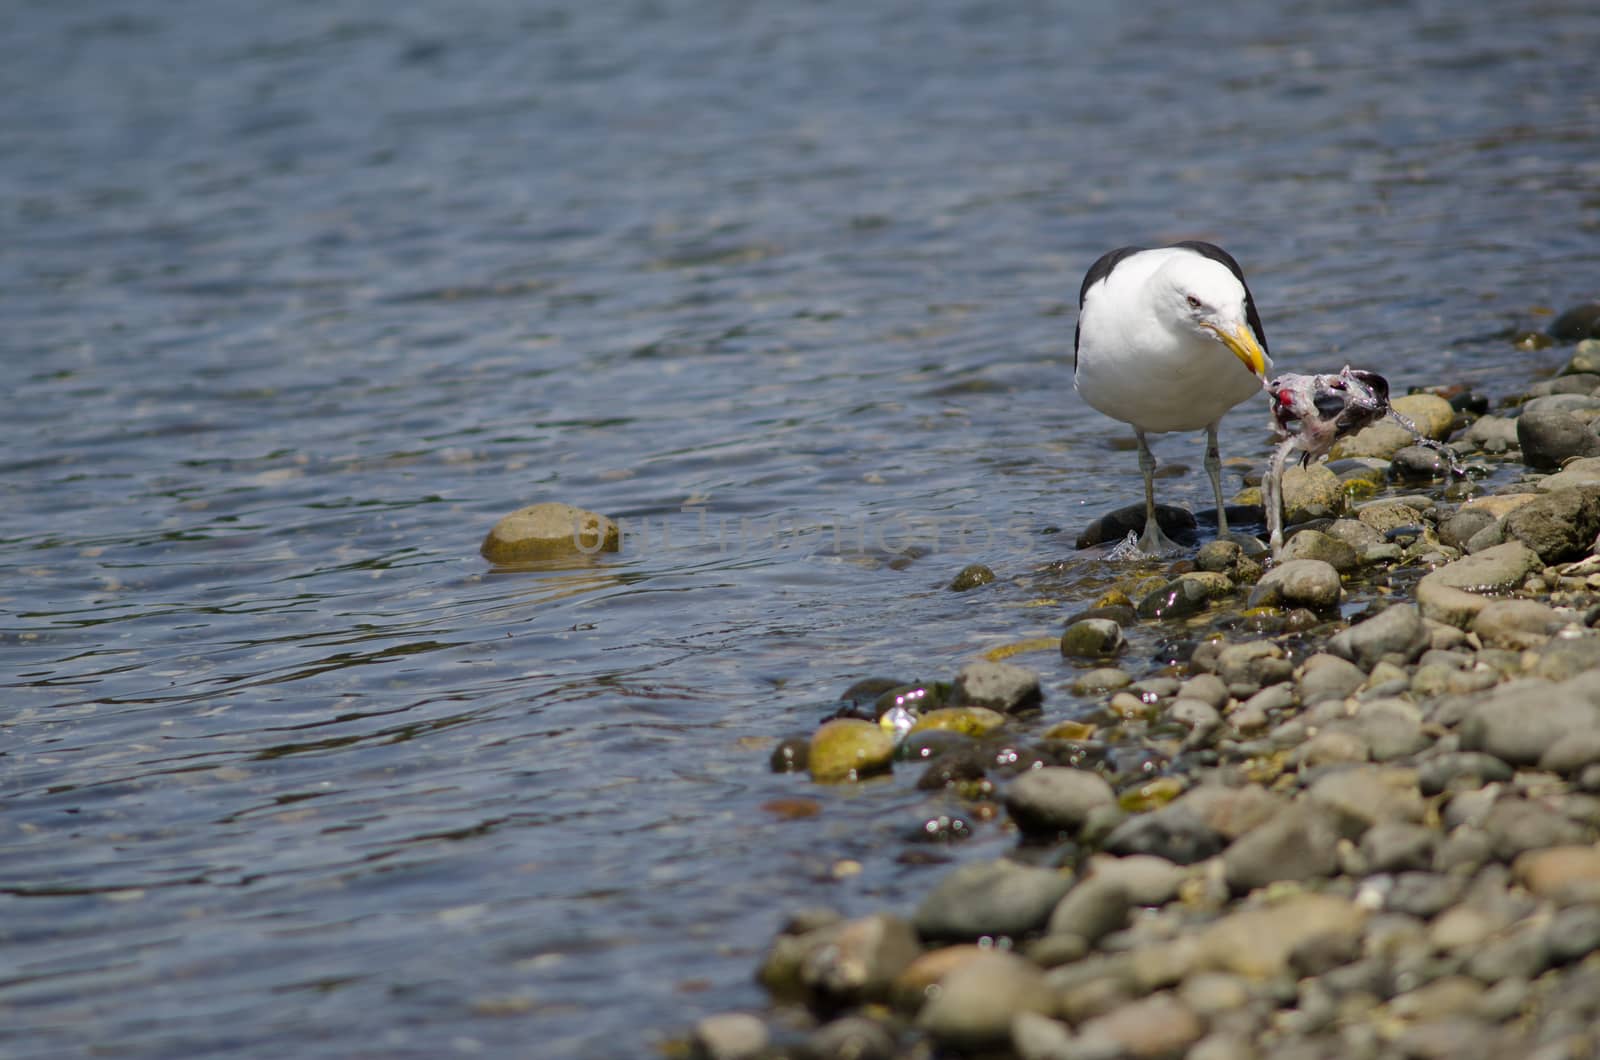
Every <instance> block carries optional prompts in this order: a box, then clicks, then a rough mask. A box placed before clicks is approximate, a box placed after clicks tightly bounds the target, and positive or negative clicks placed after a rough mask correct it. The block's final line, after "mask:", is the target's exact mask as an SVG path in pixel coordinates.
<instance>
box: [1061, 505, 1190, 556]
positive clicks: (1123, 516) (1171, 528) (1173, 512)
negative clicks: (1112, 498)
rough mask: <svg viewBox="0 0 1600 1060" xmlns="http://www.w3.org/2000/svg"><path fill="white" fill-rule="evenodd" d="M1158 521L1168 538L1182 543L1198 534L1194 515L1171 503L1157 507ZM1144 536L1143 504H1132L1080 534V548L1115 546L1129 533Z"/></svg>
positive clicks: (1105, 515)
mask: <svg viewBox="0 0 1600 1060" xmlns="http://www.w3.org/2000/svg"><path fill="white" fill-rule="evenodd" d="M1156 522H1157V523H1159V524H1160V525H1161V529H1162V531H1163V532H1164V533H1166V534H1167V536H1169V537H1171V538H1174V539H1175V540H1177V541H1178V542H1179V543H1180V544H1181V543H1182V542H1183V541H1185V540H1187V539H1189V538H1191V537H1193V536H1194V533H1195V525H1196V524H1195V521H1194V514H1193V513H1192V512H1190V511H1189V510H1188V509H1187V508H1179V507H1176V506H1174V505H1171V504H1158V505H1156ZM1129 531H1132V532H1133V533H1135V534H1142V533H1144V503H1143V502H1140V503H1137V504H1129V505H1126V506H1125V507H1122V508H1118V509H1117V510H1116V511H1112V512H1107V513H1106V514H1104V515H1102V516H1101V517H1100V518H1098V519H1096V520H1095V521H1094V522H1092V523H1090V524H1089V525H1088V526H1086V527H1084V528H1083V532H1082V533H1081V534H1079V535H1078V547H1079V548H1089V547H1091V546H1093V545H1105V544H1112V543H1115V542H1117V541H1121V540H1122V539H1123V538H1125V537H1127V536H1128V532H1129Z"/></svg>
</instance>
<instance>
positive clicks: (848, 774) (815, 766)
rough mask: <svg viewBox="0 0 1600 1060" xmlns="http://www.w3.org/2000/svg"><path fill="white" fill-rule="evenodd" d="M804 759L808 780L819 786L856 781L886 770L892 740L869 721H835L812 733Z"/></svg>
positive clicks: (887, 768) (846, 719) (841, 719)
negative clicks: (807, 769)
mask: <svg viewBox="0 0 1600 1060" xmlns="http://www.w3.org/2000/svg"><path fill="white" fill-rule="evenodd" d="M808 758H809V766H810V770H811V778H812V779H813V780H815V781H818V782H819V783H823V784H833V783H838V782H839V781H847V780H859V779H861V778H862V777H868V776H872V775H873V774H876V773H886V772H888V771H889V769H890V768H891V766H892V764H893V762H894V737H893V736H892V735H890V734H889V733H888V732H886V731H885V730H884V729H883V727H882V726H880V725H877V724H875V723H873V722H870V721H860V720H857V719H855V718H838V719H835V720H834V721H830V722H827V723H825V724H824V725H822V726H821V727H820V728H819V729H817V731H816V732H815V733H813V734H812V736H811V748H810V752H809V755H808Z"/></svg>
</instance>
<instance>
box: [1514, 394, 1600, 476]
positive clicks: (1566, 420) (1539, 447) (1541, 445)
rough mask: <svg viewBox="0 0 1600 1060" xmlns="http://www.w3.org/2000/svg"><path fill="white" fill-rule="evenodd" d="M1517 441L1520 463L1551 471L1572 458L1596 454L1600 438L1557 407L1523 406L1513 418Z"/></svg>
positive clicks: (1585, 425) (1599, 452)
mask: <svg viewBox="0 0 1600 1060" xmlns="http://www.w3.org/2000/svg"><path fill="white" fill-rule="evenodd" d="M1541 400H1543V399H1541ZM1517 444H1518V445H1519V446H1521V447H1522V462H1523V463H1525V464H1527V465H1528V466H1529V467H1535V468H1542V469H1547V470H1552V471H1553V470H1555V469H1556V468H1559V467H1560V466H1561V464H1562V461H1565V460H1569V459H1571V458H1572V457H1575V456H1596V455H1600V437H1596V435H1595V433H1594V431H1592V430H1590V429H1589V426H1588V424H1586V423H1584V422H1583V421H1582V420H1580V419H1578V417H1577V416H1575V415H1573V414H1572V413H1571V412H1567V411H1564V410H1562V409H1560V408H1528V409H1525V410H1524V411H1523V413H1522V415H1520V416H1518V417H1517Z"/></svg>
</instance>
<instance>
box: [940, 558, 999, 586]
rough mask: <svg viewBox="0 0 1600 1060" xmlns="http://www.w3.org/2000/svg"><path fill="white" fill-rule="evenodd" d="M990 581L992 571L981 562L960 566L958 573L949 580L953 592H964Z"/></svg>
mask: <svg viewBox="0 0 1600 1060" xmlns="http://www.w3.org/2000/svg"><path fill="white" fill-rule="evenodd" d="M992 581H994V571H992V570H990V569H989V568H988V567H986V566H984V565H983V564H982V563H969V564H968V565H967V566H965V567H962V568H961V571H960V573H958V574H957V575H956V576H955V579H954V580H953V581H951V582H950V588H951V590H952V591H953V592H958V593H964V592H966V591H967V590H968V589H976V588H978V586H980V585H988V584H989V583H990V582H992Z"/></svg>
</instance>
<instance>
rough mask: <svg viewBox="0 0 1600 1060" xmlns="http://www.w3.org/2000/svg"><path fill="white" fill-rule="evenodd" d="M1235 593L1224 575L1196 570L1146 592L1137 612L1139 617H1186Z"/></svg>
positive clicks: (1231, 584) (1136, 609)
mask: <svg viewBox="0 0 1600 1060" xmlns="http://www.w3.org/2000/svg"><path fill="white" fill-rule="evenodd" d="M1232 591H1233V583H1232V582H1230V581H1229V580H1228V579H1227V577H1226V576H1225V575H1221V574H1212V573H1207V572H1204V571H1196V572H1193V573H1189V574H1184V575H1181V576H1180V577H1178V578H1175V579H1173V580H1172V581H1170V582H1168V583H1167V584H1165V585H1163V586H1161V587H1160V588H1159V589H1153V590H1151V591H1150V592H1149V593H1146V594H1145V595H1144V597H1143V598H1141V599H1140V600H1139V606H1138V607H1137V608H1135V611H1136V613H1137V614H1138V616H1139V617H1140V618H1186V617H1188V616H1189V615H1195V614H1199V613H1200V612H1201V611H1204V610H1205V609H1206V607H1207V605H1208V604H1210V602H1211V601H1212V600H1214V599H1218V598H1220V597H1224V596H1227V595H1228V594H1229V593H1231V592H1232Z"/></svg>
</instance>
